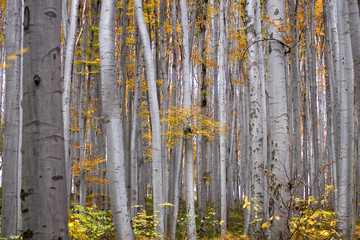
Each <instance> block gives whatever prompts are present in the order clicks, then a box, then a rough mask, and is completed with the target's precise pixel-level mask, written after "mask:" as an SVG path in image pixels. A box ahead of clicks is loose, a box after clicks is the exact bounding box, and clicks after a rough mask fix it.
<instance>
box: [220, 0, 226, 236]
mask: <svg viewBox="0 0 360 240" xmlns="http://www.w3.org/2000/svg"><path fill="white" fill-rule="evenodd" d="M219 15H220V18H219V21H220V37H219V59H220V61H219V79H218V81H219V113H220V128H221V130H222V132H220V204H221V234H222V235H225V234H226V228H227V217H226V212H227V201H226V198H227V196H226V138H225V132H224V131H225V124H226V113H225V58H226V55H225V54H226V53H225V45H226V36H225V28H226V23H225V2H224V0H220V13H219Z"/></svg>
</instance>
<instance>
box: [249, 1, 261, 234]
mask: <svg viewBox="0 0 360 240" xmlns="http://www.w3.org/2000/svg"><path fill="white" fill-rule="evenodd" d="M257 4H260V2H258V1H257V0H249V1H246V5H245V12H244V15H245V22H246V42H247V45H248V46H249V47H248V52H247V58H248V73H249V90H250V113H249V114H250V117H249V118H250V146H249V147H250V167H251V171H252V172H251V191H252V192H251V198H252V199H254V200H253V202H252V203H251V205H253V206H252V209H251V216H250V218H251V221H255V220H256V219H264V215H263V212H264V211H262V210H260V209H264V196H263V182H264V175H263V171H262V169H264V162H263V160H264V158H263V139H262V138H263V132H262V130H263V128H262V124H263V123H262V111H261V110H262V91H261V90H262V89H261V84H262V82H261V71H260V68H259V65H258V63H259V52H258V46H257V45H258V44H259V43H256V42H254V41H256V40H257V33H256V24H257V23H256V21H257V20H258V18H257V15H258V14H260V13H259V12H257V10H258V8H257ZM255 207H256V208H257V210H255ZM261 225H262V221H255V222H254V224H251V225H250V228H251V230H250V234H251V238H252V239H264V238H265V232H264V228H262V227H261Z"/></svg>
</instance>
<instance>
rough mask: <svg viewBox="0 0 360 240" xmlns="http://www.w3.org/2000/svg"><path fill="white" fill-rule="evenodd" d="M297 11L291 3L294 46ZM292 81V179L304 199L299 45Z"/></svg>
mask: <svg viewBox="0 0 360 240" xmlns="http://www.w3.org/2000/svg"><path fill="white" fill-rule="evenodd" d="M296 11H297V6H296V2H295V1H289V21H290V38H292V39H294V40H295V41H294V42H293V43H292V44H296V43H297V41H298V33H297V30H296V27H295V26H296V18H295V14H296ZM290 79H291V84H292V87H293V89H292V90H293V92H292V98H293V99H292V102H293V115H294V118H293V119H294V122H293V125H294V126H293V128H294V130H293V131H294V140H293V143H294V144H293V149H294V155H293V156H294V159H293V160H292V162H293V166H294V167H293V169H292V177H293V178H294V180H295V190H294V195H295V196H296V197H299V198H302V197H303V192H304V186H303V184H302V183H301V178H302V176H303V174H304V173H303V168H302V159H301V114H300V107H301V106H300V84H299V83H300V78H299V55H298V45H297V44H296V45H294V47H293V49H292V50H291V52H290Z"/></svg>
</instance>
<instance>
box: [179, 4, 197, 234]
mask: <svg viewBox="0 0 360 240" xmlns="http://www.w3.org/2000/svg"><path fill="white" fill-rule="evenodd" d="M187 9H188V8H187V1H186V0H180V16H181V18H180V19H181V29H182V67H183V69H182V70H183V76H182V77H183V81H184V98H183V107H184V109H185V111H189V112H190V111H191V109H190V108H191V92H192V88H191V79H190V45H189V23H188V21H189V18H188V10H187ZM189 121H191V120H189ZM185 124H186V126H185V127H184V136H185V137H184V138H185V139H184V145H185V154H184V155H185V188H186V189H185V190H186V214H187V237H188V239H197V236H196V222H195V194H194V144H193V139H192V135H191V132H192V129H191V126H190V124H191V123H190V122H188V123H185Z"/></svg>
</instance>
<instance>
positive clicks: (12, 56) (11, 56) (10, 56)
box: [7, 54, 17, 60]
mask: <svg viewBox="0 0 360 240" xmlns="http://www.w3.org/2000/svg"><path fill="white" fill-rule="evenodd" d="M16 58H17V56H16V54H12V55H9V56H8V57H7V59H8V60H15V59H16Z"/></svg>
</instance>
